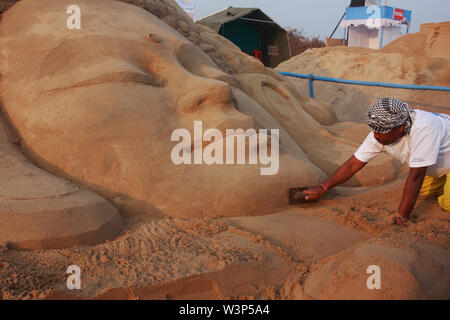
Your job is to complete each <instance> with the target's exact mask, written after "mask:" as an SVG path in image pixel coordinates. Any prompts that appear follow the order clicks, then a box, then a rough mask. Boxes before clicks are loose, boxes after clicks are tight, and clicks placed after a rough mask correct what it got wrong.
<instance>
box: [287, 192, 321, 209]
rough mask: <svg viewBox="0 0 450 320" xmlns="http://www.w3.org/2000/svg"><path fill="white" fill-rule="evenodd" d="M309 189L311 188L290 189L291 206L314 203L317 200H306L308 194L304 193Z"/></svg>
mask: <svg viewBox="0 0 450 320" xmlns="http://www.w3.org/2000/svg"><path fill="white" fill-rule="evenodd" d="M307 189H309V187H304V188H290V189H289V205H290V206H291V205H294V204H303V203H312V202H316V201H317V200H306V197H307V196H308V195H307V194H305V193H303V191H304V190H307Z"/></svg>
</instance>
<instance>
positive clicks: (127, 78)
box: [46, 71, 164, 94]
mask: <svg viewBox="0 0 450 320" xmlns="http://www.w3.org/2000/svg"><path fill="white" fill-rule="evenodd" d="M118 82H134V83H140V84H145V85H150V86H153V87H162V86H163V85H164V81H162V80H159V81H158V80H156V79H155V78H154V77H153V76H151V75H149V74H146V73H139V72H134V71H119V72H111V73H105V74H102V75H100V76H97V77H94V78H91V79H88V80H84V81H81V82H78V83H75V84H73V85H70V86H66V87H58V88H55V89H50V90H47V91H46V93H50V94H52V93H57V92H59V91H64V90H67V89H74V88H80V87H87V86H93V85H97V84H103V83H118Z"/></svg>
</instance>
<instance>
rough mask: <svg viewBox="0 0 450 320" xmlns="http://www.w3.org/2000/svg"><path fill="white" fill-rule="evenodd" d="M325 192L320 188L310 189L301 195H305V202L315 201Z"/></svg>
mask: <svg viewBox="0 0 450 320" xmlns="http://www.w3.org/2000/svg"><path fill="white" fill-rule="evenodd" d="M325 192H327V190H325V189H324V188H323V187H322V186H314V187H310V188H308V189H306V190H303V191H302V193H304V194H307V196H306V198H305V199H306V200H317V199H319V198H320V197H321V196H323V195H324V194H325Z"/></svg>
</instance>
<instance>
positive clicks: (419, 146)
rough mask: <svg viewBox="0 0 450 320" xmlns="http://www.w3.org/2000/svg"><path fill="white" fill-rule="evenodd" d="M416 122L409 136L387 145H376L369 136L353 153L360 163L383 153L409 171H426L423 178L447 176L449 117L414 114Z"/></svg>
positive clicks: (449, 165) (426, 113) (419, 112)
mask: <svg viewBox="0 0 450 320" xmlns="http://www.w3.org/2000/svg"><path fill="white" fill-rule="evenodd" d="M415 112H416V118H415V120H414V122H413V124H412V126H411V132H410V134H409V135H406V136H403V137H402V138H400V139H399V140H397V141H396V142H394V143H392V144H389V145H386V146H385V145H382V144H381V143H379V142H378V141H377V140H376V139H375V137H374V135H373V132H371V133H369V135H368V136H367V138H366V140H364V142H363V143H362V144H361V146H360V147H359V149H358V150H357V151H356V153H355V157H356V158H357V159H358V160H360V161H362V162H369V161H370V160H372V159H373V158H375V157H376V156H377V155H378V153H380V152H386V153H388V154H390V155H391V156H392V157H394V158H395V159H397V160H399V161H400V162H401V163H409V167H410V168H420V167H428V169H427V176H431V177H435V178H439V177H442V176H443V175H445V174H447V173H449V172H450V116H448V115H446V114H439V113H432V112H427V111H423V110H415Z"/></svg>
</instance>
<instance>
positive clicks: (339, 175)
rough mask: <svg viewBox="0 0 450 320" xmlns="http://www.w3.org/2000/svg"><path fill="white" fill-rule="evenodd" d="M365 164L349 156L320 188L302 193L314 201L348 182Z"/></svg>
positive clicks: (315, 187)
mask: <svg viewBox="0 0 450 320" xmlns="http://www.w3.org/2000/svg"><path fill="white" fill-rule="evenodd" d="M366 164H367V162H362V161H359V160H358V159H357V158H356V157H355V156H351V157H350V159H348V160H347V161H346V162H345V163H344V164H343V165H342V166H340V167H339V169H337V170H336V172H335V173H333V174H332V175H331V176H330V177H329V178H328V179H327V181H325V182H324V183H322V185H323V186H324V187H325V188H323V187H322V186H314V187H311V188H309V189H308V190H305V191H303V192H304V193H306V194H308V197H307V199H308V200H315V199H318V198H320V197H321V196H322V195H323V194H324V193H325V192H326V191H327V190H329V189H331V188H333V187H335V186H337V185H340V184H343V183H344V182H346V181H347V180H349V179H350V178H351V177H352V176H353V175H354V174H355V173H357V172H358V171H359V170H361V169H362V168H363V167H364V166H365V165H366Z"/></svg>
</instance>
